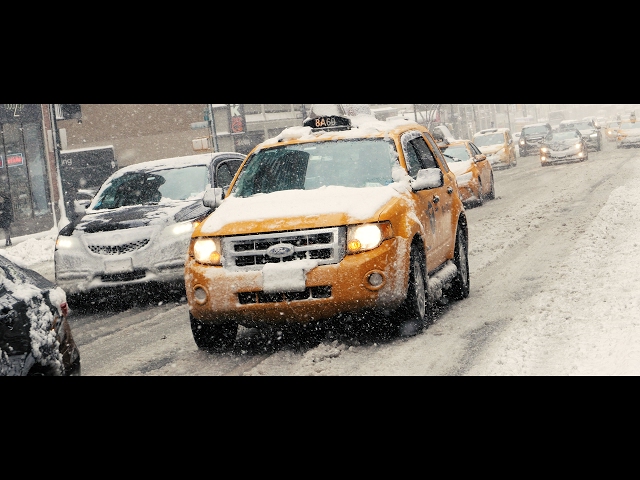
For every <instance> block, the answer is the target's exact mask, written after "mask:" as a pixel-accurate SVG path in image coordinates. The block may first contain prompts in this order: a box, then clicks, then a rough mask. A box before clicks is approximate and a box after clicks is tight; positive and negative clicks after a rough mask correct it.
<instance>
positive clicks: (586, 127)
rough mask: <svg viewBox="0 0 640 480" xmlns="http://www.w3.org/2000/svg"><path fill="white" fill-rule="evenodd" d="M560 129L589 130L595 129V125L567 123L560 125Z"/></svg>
mask: <svg viewBox="0 0 640 480" xmlns="http://www.w3.org/2000/svg"><path fill="white" fill-rule="evenodd" d="M560 128H577V129H578V130H589V129H593V125H591V123H589V122H575V123H565V124H562V125H560Z"/></svg>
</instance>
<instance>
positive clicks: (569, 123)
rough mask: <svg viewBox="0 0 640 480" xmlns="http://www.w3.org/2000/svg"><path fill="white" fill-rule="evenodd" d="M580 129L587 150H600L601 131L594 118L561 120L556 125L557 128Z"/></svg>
mask: <svg viewBox="0 0 640 480" xmlns="http://www.w3.org/2000/svg"><path fill="white" fill-rule="evenodd" d="M574 129H577V130H579V131H580V133H581V134H582V136H583V137H584V140H585V143H586V144H587V147H589V150H593V151H595V152H599V151H600V150H602V132H601V131H600V127H599V126H598V125H596V123H595V121H594V120H563V121H562V122H560V125H558V130H574Z"/></svg>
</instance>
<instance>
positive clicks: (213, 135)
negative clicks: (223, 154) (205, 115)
mask: <svg viewBox="0 0 640 480" xmlns="http://www.w3.org/2000/svg"><path fill="white" fill-rule="evenodd" d="M207 106H208V107H209V129H210V130H211V139H212V140H213V151H214V152H217V151H218V133H217V132H216V120H215V118H213V105H212V104H211V103H209V104H208V105H207Z"/></svg>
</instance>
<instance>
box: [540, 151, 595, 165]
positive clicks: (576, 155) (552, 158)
mask: <svg viewBox="0 0 640 480" xmlns="http://www.w3.org/2000/svg"><path fill="white" fill-rule="evenodd" d="M586 157H587V154H586V152H584V151H582V152H570V153H568V152H566V151H565V152H547V153H541V154H540V163H541V164H542V165H550V164H552V163H568V162H581V161H583V160H584V159H585V158H586Z"/></svg>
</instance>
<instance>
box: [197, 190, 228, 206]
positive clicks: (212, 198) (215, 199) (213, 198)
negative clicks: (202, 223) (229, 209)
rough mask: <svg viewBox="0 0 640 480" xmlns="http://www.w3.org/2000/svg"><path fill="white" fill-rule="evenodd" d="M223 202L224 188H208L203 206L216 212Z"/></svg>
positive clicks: (203, 199) (203, 198)
mask: <svg viewBox="0 0 640 480" xmlns="http://www.w3.org/2000/svg"><path fill="white" fill-rule="evenodd" d="M222 200H224V190H223V189H222V188H220V187H215V188H207V189H206V190H205V192H204V196H203V197H202V204H203V205H204V206H205V207H207V208H211V209H212V210H215V209H216V208H218V207H219V206H220V204H221V203H222Z"/></svg>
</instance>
